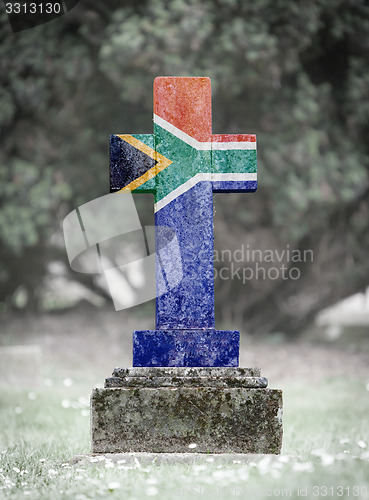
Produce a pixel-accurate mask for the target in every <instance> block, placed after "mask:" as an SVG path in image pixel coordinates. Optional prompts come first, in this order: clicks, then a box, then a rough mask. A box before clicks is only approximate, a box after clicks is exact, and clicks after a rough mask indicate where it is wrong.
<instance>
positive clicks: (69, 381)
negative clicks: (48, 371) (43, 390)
mask: <svg viewBox="0 0 369 500" xmlns="http://www.w3.org/2000/svg"><path fill="white" fill-rule="evenodd" d="M63 385H64V387H72V385H73V379H71V378H69V377H67V378H65V379H64V380H63Z"/></svg>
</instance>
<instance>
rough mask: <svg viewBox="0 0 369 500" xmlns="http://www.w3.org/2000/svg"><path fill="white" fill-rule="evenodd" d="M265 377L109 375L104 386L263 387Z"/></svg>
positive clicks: (265, 383)
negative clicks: (188, 377)
mask: <svg viewBox="0 0 369 500" xmlns="http://www.w3.org/2000/svg"><path fill="white" fill-rule="evenodd" d="M267 385H268V381H267V379H266V378H265V377H227V378H226V377H224V378H223V377H191V378H190V379H189V380H188V379H187V378H186V377H152V378H149V379H144V378H143V377H109V378H107V379H106V380H105V387H183V386H192V387H249V388H264V387H267Z"/></svg>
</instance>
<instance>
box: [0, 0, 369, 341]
mask: <svg viewBox="0 0 369 500" xmlns="http://www.w3.org/2000/svg"><path fill="white" fill-rule="evenodd" d="M0 22H1V24H0V38H1V45H0V79H1V88H0V134H1V149H0V162H1V163H0V204H1V205H0V206H1V208H0V301H1V302H2V303H3V304H7V306H6V307H10V306H11V304H12V296H13V295H14V293H15V292H16V291H17V290H18V289H19V287H20V286H22V287H23V288H24V289H26V290H27V292H28V297H29V300H28V307H30V308H36V309H37V307H38V306H39V301H38V297H39V292H40V290H41V288H42V284H43V278H44V277H45V276H46V275H47V273H48V263H49V262H52V261H55V260H63V261H65V260H66V257H65V253H64V249H63V247H62V245H61V244H60V237H61V236H60V235H61V229H60V224H61V221H62V219H63V217H64V216H65V215H66V213H68V211H69V210H72V209H73V208H75V207H76V206H78V205H80V204H82V203H84V202H86V201H89V200H92V199H94V198H96V197H98V196H102V195H103V194H106V193H107V192H108V171H107V169H108V153H107V143H108V135H109V134H110V133H120V132H121V133H124V132H125V133H134V132H137V133H139V132H143V133H145V132H146V133H150V132H151V131H152V118H151V117H152V82H153V79H154V78H155V77H156V76H158V75H180V76H186V75H191V76H193V75H196V76H202V75H206V76H210V77H211V78H212V89H213V130H214V132H215V133H256V134H257V137H258V168H259V186H260V187H259V190H258V191H257V193H256V194H254V195H244V194H229V195H228V194H227V195H216V196H215V208H216V216H215V234H216V240H215V243H216V249H217V250H218V251H219V255H222V253H221V251H222V249H223V250H230V251H231V252H234V251H235V250H237V249H240V248H242V246H243V247H244V249H248V250H250V251H252V250H262V251H263V252H265V251H266V250H271V251H273V252H274V255H276V254H275V251H277V252H279V254H280V255H282V254H281V252H282V251H283V250H287V249H288V250H290V251H291V252H292V251H293V250H295V251H297V250H298V251H299V252H301V255H304V253H303V252H304V251H307V250H312V252H313V262H311V259H308V260H307V262H303V261H302V262H292V261H291V260H290V261H289V262H287V261H286V259H285V257H286V253H285V254H284V257H283V259H282V262H278V263H276V262H274V263H273V262H261V261H260V259H259V261H258V260H257V259H256V261H254V262H250V261H249V262H247V261H245V262H234V258H233V257H232V259H233V265H235V266H236V267H237V266H238V267H240V268H241V270H242V269H243V268H249V267H250V268H252V270H253V272H254V273H255V271H256V265H257V264H259V265H262V266H263V267H264V268H265V269H266V270H268V268H270V267H278V268H280V266H281V265H282V264H283V265H285V266H286V270H287V271H286V272H288V269H289V268H292V267H293V268H297V269H298V271H299V273H300V274H299V276H300V278H299V279H283V278H282V275H281V274H280V275H279V279H274V277H273V276H274V275H272V279H271V278H270V277H269V278H267V279H260V276H259V279H247V280H246V281H245V282H244V283H243V281H242V279H239V278H238V277H237V275H236V274H235V275H234V279H224V280H221V279H217V280H216V309H217V314H218V322H220V323H224V325H226V324H228V326H229V322H230V321H231V322H232V323H234V324H236V322H237V325H238V326H240V327H241V325H243V329H244V330H246V331H248V332H249V333H254V332H258V331H284V332H287V333H295V332H297V331H299V330H300V329H301V328H303V327H304V326H306V325H307V324H308V323H309V322H310V321H311V320H312V318H313V317H314V315H315V314H316V312H317V311H319V310H320V309H321V308H322V307H324V306H327V305H330V304H332V303H334V302H335V301H337V300H338V299H340V298H343V297H345V296H347V295H349V294H351V293H353V292H356V291H359V290H361V289H363V288H364V287H365V286H367V284H368V282H369V264H368V261H367V258H366V257H367V254H368V249H369V227H368V226H369V217H368V215H369V213H368V212H369V203H368V200H369V197H368V195H369V175H368V173H369V142H368V140H367V138H368V137H369V64H368V62H369V61H368V59H369V36H368V33H369V7H368V5H367V2H366V1H365V0H356V1H352V0H309V1H306V2H290V1H288V0H278V1H274V0H259V1H257V2H245V1H242V0H152V1H140V2H136V1H133V0H132V1H126V2H119V1H114V0H112V1H107V2H93V1H92V0H85V1H81V2H80V3H79V4H78V6H77V7H75V8H74V9H73V10H72V11H70V12H69V13H68V14H67V15H65V16H63V17H61V18H59V19H57V20H55V21H52V22H50V23H47V24H44V25H41V26H39V27H36V28H33V29H30V30H26V31H24V32H19V33H16V34H12V33H11V31H10V27H9V25H8V22H7V18H6V15H5V13H2V14H1V17H0ZM227 255H228V254H226V253H223V260H222V259H219V260H218V261H217V262H216V267H217V270H218V271H220V269H221V268H222V267H226V268H227V269H228V270H229V269H230V264H231V262H229V259H228V257H227ZM233 255H235V254H233V253H232V256H233ZM255 255H256V254H255ZM265 255H266V254H265V253H263V257H262V258H263V259H264V257H265ZM294 255H297V254H296V253H295V254H294ZM249 257H250V254H249ZM232 259H231V260H232ZM264 260H266V259H264ZM227 272H228V271H227ZM248 272H249V274H251V270H249V271H248ZM295 273H296V271H295ZM241 275H242V271H241ZM228 276H230V274H228ZM74 278H75V279H79V278H80V279H82V278H83V277H82V276H78V275H74ZM84 279H85V281H86V282H88V284H89V285H90V286H93V281H92V279H88V278H86V277H84ZM3 307H5V306H4V305H3ZM219 326H221V325H219Z"/></svg>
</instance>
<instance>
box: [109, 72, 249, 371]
mask: <svg viewBox="0 0 369 500" xmlns="http://www.w3.org/2000/svg"><path fill="white" fill-rule="evenodd" d="M256 187H257V178H256V138H255V135H251V134H240V135H216V134H212V126H211V87H210V79H209V78H192V77H159V78H156V79H155V82H154V134H136V135H112V136H111V140H110V188H111V191H120V190H130V191H132V192H134V193H135V192H137V193H139V192H151V193H154V196H155V205H154V210H155V225H156V227H157V228H158V230H157V234H156V246H157V249H158V248H164V247H165V245H164V244H163V242H162V241H161V239H163V238H164V236H162V234H163V233H162V232H161V231H160V228H163V227H165V228H170V229H172V230H174V231H175V234H176V237H177V239H178V242H179V247H180V252H181V272H182V279H181V281H180V282H179V283H178V285H177V286H175V287H174V288H172V289H170V290H169V291H168V292H166V293H163V294H162V293H160V283H159V282H160V280H161V279H162V277H161V276H160V279H159V276H158V272H157V299H156V330H153V331H149V330H146V331H136V332H135V333H134V346H133V365H134V366H238V352H239V332H238V331H228V330H226V331H219V330H215V322H214V262H213V192H221V191H225V192H237V191H244V192H254V191H255V190H256ZM165 248H168V246H166V247H165ZM160 258H161V259H162V260H164V261H166V266H165V270H166V272H167V275H166V276H165V278H166V280H167V282H168V283H171V282H174V283H175V282H176V280H177V281H178V279H177V278H178V276H176V274H178V266H176V265H174V264H173V263H172V266H171V265H170V264H171V260H173V255H170V253H167V255H166V254H165V252H161V255H160ZM158 267H159V266H157V268H158ZM168 270H169V271H168Z"/></svg>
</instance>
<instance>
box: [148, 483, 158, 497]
mask: <svg viewBox="0 0 369 500" xmlns="http://www.w3.org/2000/svg"><path fill="white" fill-rule="evenodd" d="M158 493H159V490H158V488H156V487H155V486H149V487H148V488H147V489H146V495H147V496H148V497H154V496H155V495H157V494H158Z"/></svg>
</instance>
